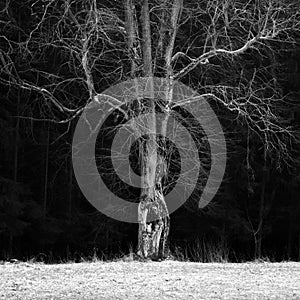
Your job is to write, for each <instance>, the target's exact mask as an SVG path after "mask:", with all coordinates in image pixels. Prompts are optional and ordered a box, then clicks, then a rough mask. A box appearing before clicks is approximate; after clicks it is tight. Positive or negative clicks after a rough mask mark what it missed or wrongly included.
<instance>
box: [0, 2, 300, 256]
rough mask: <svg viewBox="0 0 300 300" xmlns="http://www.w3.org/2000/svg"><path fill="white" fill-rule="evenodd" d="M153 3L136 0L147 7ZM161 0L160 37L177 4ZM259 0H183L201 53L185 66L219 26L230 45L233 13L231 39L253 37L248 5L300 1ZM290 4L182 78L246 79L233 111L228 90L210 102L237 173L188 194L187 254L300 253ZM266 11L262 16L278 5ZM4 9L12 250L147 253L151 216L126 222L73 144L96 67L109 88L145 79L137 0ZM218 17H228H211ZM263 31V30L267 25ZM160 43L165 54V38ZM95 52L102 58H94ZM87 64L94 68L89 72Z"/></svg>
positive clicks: (298, 70) (179, 250)
mask: <svg viewBox="0 0 300 300" xmlns="http://www.w3.org/2000/svg"><path fill="white" fill-rule="evenodd" d="M125 2H126V1H125ZM125 2H124V3H125ZM141 2H142V1H136V10H137V13H138V14H139V13H140V8H139V7H140V6H139V5H142V4H141ZM149 2H150V4H149V5H150V10H151V11H152V12H153V11H154V12H156V13H153V15H151V18H150V24H151V29H152V30H153V43H155V39H157V37H156V36H155V34H156V33H157V30H156V29H157V24H158V20H159V12H160V10H159V9H157V6H158V7H159V5H169V4H168V3H167V2H166V1H159V0H157V1H149ZM169 2H170V1H169ZM257 2H258V1H242V0H240V1H230V0H228V1H227V0H225V1H221V0H220V1H197V0H196V1H195V0H189V1H183V3H184V7H185V10H183V11H182V15H181V18H182V20H183V21H182V24H180V27H179V28H178V31H177V35H176V40H175V46H174V49H175V50H176V51H177V52H178V53H179V52H181V53H187V54H188V56H187V55H186V56H185V55H182V56H180V55H178V58H176V63H175V66H174V69H175V70H180V69H181V68H182V66H185V65H187V64H188V63H189V57H197V56H198V55H200V52H201V51H202V48H203V47H204V44H205V43H208V44H209V43H212V41H211V40H210V39H206V40H205V39H203V38H202V39H201V38H200V37H203V36H206V35H205V34H206V33H207V32H209V30H216V32H215V33H214V36H215V35H217V34H218V32H219V33H220V37H219V40H217V39H215V42H218V43H220V44H222V45H225V46H226V39H225V38H224V39H225V40H224V41H223V40H222V39H223V37H222V32H223V31H222V30H223V28H225V27H226V26H227V25H226V22H225V21H224V20H226V18H225V17H226V16H227V18H229V22H230V20H231V19H232V20H233V21H232V24H231V23H230V24H229V25H230V26H229V28H228V32H229V31H230V32H229V33H228V34H229V35H230V36H231V37H232V38H231V39H230V42H231V43H237V44H239V42H240V40H239V38H243V34H244V33H243V30H241V29H240V27H241V28H244V27H246V26H247V24H246V23H245V24H243V23H242V21H239V22H240V23H234V22H235V21H234V17H235V14H236V15H237V16H238V17H239V15H238V14H239V13H241V14H242V9H243V7H244V9H245V11H244V12H243V14H242V15H241V16H240V18H241V19H240V20H242V18H244V20H245V18H246V11H247V9H248V11H249V12H250V15H249V18H250V19H251V18H252V15H251V13H253V14H254V12H255V9H256V8H255V7H256V6H255V5H257V7H259V5H265V7H266V10H268V7H269V6H268V5H271V3H275V2H276V3H279V2H280V3H281V5H283V6H284V4H285V3H286V2H285V1H283V0H282V1H275V2H274V1H269V2H268V1H260V3H261V4H257ZM262 2H265V4H262ZM162 3H163V4H162ZM287 3H288V4H289V5H290V6H288V5H287V6H284V7H287V10H286V11H284V12H283V14H284V15H283V16H281V17H282V18H283V19H286V20H293V22H295V19H296V21H297V20H298V23H297V22H296V23H292V24H293V25H292V26H289V25H288V26H287V27H286V30H284V31H283V32H282V33H279V37H278V39H277V37H276V38H275V37H274V38H273V39H268V40H267V41H266V42H265V43H264V44H263V43H262V44H258V45H257V46H255V47H249V48H248V49H246V50H245V51H244V52H242V53H240V54H238V55H233V56H230V57H225V56H214V57H211V58H209V63H207V64H206V63H203V64H202V63H201V64H198V65H197V66H195V67H194V68H193V69H192V70H191V71H190V72H189V73H188V74H186V75H184V76H182V77H181V78H178V80H180V81H182V82H183V83H184V84H186V85H188V86H191V87H192V88H194V89H195V90H197V91H199V93H204V92H208V91H209V92H211V93H215V94H216V95H220V96H219V97H220V99H221V98H222V95H224V94H225V92H224V90H219V89H218V88H217V87H221V86H222V87H224V86H238V90H234V91H231V90H226V93H227V94H226V97H227V98H226V101H227V102H226V103H227V104H228V105H229V108H230V105H231V102H230V99H229V98H230V97H231V98H232V99H233V103H232V107H233V109H228V107H226V106H225V105H222V104H221V103H220V102H218V101H215V100H214V99H211V100H210V102H209V103H210V104H211V106H212V108H213V109H214V111H215V113H216V114H217V116H218V117H219V119H220V122H221V123H222V126H223V129H224V133H225V136H226V142H227V150H228V153H227V156H228V161H227V166H226V174H225V177H224V180H223V183H222V186H221V188H220V189H219V192H218V194H217V195H216V196H215V198H214V199H213V201H211V203H210V204H209V205H208V206H206V207H204V208H203V209H198V207H197V205H195V202H193V201H187V202H186V203H185V205H183V206H182V207H181V208H180V209H178V210H177V211H176V212H174V213H172V214H171V216H170V222H171V224H170V237H169V248H170V251H171V253H173V255H175V256H176V255H177V256H179V257H181V258H185V259H188V258H189V259H192V260H193V259H194V260H197V259H199V260H201V259H202V260H205V259H204V257H206V256H205V253H206V252H214V253H217V254H218V253H219V254H220V255H221V256H226V257H228V259H230V260H231V261H241V260H251V259H253V258H255V257H256V258H259V257H261V258H264V257H269V258H270V259H272V260H286V259H293V260H299V259H300V196H299V195H300V141H299V138H300V132H299V130H300V128H299V125H300V32H299V30H300V27H299V26H298V27H297V26H295V24H296V25H297V24H298V25H299V22H300V17H299V15H297V11H299V10H298V9H299V6H298V4H297V1H295V3H293V2H292V1H287ZM225 4H227V5H228V15H227V14H224V15H221V16H220V17H219V18H215V17H216V13H215V12H216V11H217V9H216V8H218V7H224V5H225ZM222 5H223V6H222ZM276 5H279V4H276ZM253 7H254V8H253ZM251 9H253V11H252V10H251ZM257 9H258V8H257ZM260 9H261V10H260V11H259V12H258V13H257V16H256V17H257V18H259V17H260V14H259V13H263V12H264V8H260ZM276 9H278V8H276V7H275V9H274V10H276ZM165 11H167V10H165ZM70 12H72V13H70ZM92 12H98V13H99V16H100V17H101V18H100V23H101V24H100V25H99V28H100V29H99V30H97V29H96V30H95V28H94V27H92V26H90V24H92V22H93V18H96V17H95V15H94V14H93V13H92ZM100 13H101V14H100ZM96 15H97V14H96ZM224 16H225V17H224ZM0 18H1V20H0V24H1V26H0V30H1V34H0V43H1V44H0V45H1V46H0V47H1V48H0V49H1V50H0V65H1V68H0V86H1V93H0V97H1V102H0V136H1V144H0V158H1V159H0V258H1V259H9V258H19V259H29V258H32V257H37V258H38V259H44V260H46V261H47V260H48V261H51V260H52V261H53V260H60V259H73V258H74V259H79V258H80V257H85V258H86V257H92V256H93V255H95V254H96V255H98V256H99V257H106V258H113V257H115V256H118V255H122V254H124V253H128V251H129V249H133V250H134V251H135V249H136V247H137V227H138V226H137V224H129V223H123V222H119V221H116V220H113V219H111V218H109V217H107V216H105V215H104V214H102V213H100V212H98V211H97V210H96V209H95V208H94V207H93V206H92V205H91V204H90V203H89V202H88V201H87V200H86V199H85V197H84V196H83V195H82V193H81V191H80V189H79V187H78V185H77V182H76V179H75V177H74V173H73V167H72V154H71V152H72V138H73V133H74V128H75V126H76V122H77V120H78V117H79V115H80V109H81V108H82V107H84V106H85V104H86V103H87V99H89V98H90V97H91V94H90V92H91V91H92V90H91V89H90V87H89V86H88V83H90V84H91V81H89V80H88V77H87V75H88V74H89V73H90V75H91V76H93V78H94V79H93V82H92V84H93V89H94V90H95V91H97V92H98V93H101V91H103V90H105V89H106V88H108V87H109V86H111V85H113V84H116V83H118V82H121V81H123V80H126V79H128V78H130V76H131V75H130V72H131V71H130V68H131V64H132V60H131V56H130V55H129V54H128V51H127V50H126V41H125V40H126V38H125V37H124V36H125V34H124V32H123V31H124V28H123V27H124V24H123V23H124V22H123V23H122V20H124V19H125V16H124V8H123V2H122V1H112V0H111V1H106V0H104V1H102V0H101V1H88V0H79V1H67V0H65V1H62V0H58V1H21V0H14V1H13V0H11V1H3V0H2V1H1V7H0ZM253 18H255V17H254V15H253ZM297 18H298V19H297ZM211 22H216V24H217V25H216V26H214V27H209V25H208V24H211ZM245 22H246V20H245ZM274 24H275V23H274ZM281 24H283V23H281ZM243 26H244V27H243ZM274 26H275V25H274ZM282 26H284V24H283V25H282ZM120 28H121V29H120ZM122 28H123V29H122ZM274 28H275V27H274ZM155 30H156V31H155ZM251 30H253V35H255V30H258V29H257V28H255V26H253V28H252V29H251ZM274 30H275V29H274ZM85 35H86V36H88V37H89V38H88V42H87V43H86V44H84V42H82V41H84V38H83V37H84V36H85ZM112 41H113V42H112ZM80 43H82V44H80ZM124 45H125V46H124ZM225 46H224V47H225ZM84 47H86V48H84ZM207 47H208V46H207ZM153 49H154V50H153V53H152V54H153V56H155V49H158V46H157V47H153ZM85 50H86V52H85ZM77 51H78V52H77ZM78 53H79V54H78ZM85 55H86V56H85ZM84 57H88V58H89V59H90V64H88V65H85V64H84V59H83V58H84ZM156 62H157V66H158V67H157V68H156V69H155V71H154V74H155V76H160V75H161V74H162V70H161V65H160V63H159V57H158V59H157V61H156ZM85 66H91V68H90V69H89V70H88V71H87V69H86V68H84V67H85ZM212 87H215V89H213V88H212ZM249 90H251V93H252V94H251V95H250V96H249V95H248V94H247V93H249ZM48 92H49V94H50V96H49V95H47V93H48ZM247 95H248V96H249V99H250V97H252V96H253V97H252V98H251V99H252V100H251V101H252V104H253V105H252V106H249V108H248V109H247V110H245V111H244V110H243V106H239V102H238V101H242V100H236V101H237V102H234V101H235V100H234V99H243V97H244V98H245V97H248V96H247ZM52 96H53V97H52ZM56 99H59V100H60V101H61V102H60V103H62V106H60V104H59V103H55V101H56ZM222 99H223V98H222ZM259 99H268V100H265V102H260V100H259ZM224 101H225V100H224ZM270 101H271V104H270ZM266 102H268V103H269V104H270V106H267V107H268V108H267V109H266V110H261V111H263V112H266V111H267V112H268V111H269V113H270V114H272V116H273V117H274V118H273V119H272V122H273V123H272V124H273V125H274V126H273V127H272V126H271V127H268V130H265V129H264V128H263V126H261V127H260V122H262V119H261V118H260V115H259V113H260V112H261V111H260V110H259V109H258V108H260V107H262V106H264V105H265V103H266ZM62 107H68V110H67V109H64V108H62ZM256 108H257V109H258V110H256ZM245 114H247V116H246V117H245ZM275 117H276V118H275ZM251 121H252V122H253V123H251ZM270 122H271V121H270ZM253 124H256V125H257V126H255V125H253ZM264 124H265V123H264ZM259 128H261V130H259ZM199 197H200V196H199ZM217 254H216V255H217Z"/></svg>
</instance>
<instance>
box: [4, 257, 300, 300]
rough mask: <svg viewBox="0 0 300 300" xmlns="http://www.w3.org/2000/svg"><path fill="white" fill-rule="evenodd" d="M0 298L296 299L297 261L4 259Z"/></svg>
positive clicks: (298, 292) (298, 289)
mask: <svg viewBox="0 0 300 300" xmlns="http://www.w3.org/2000/svg"><path fill="white" fill-rule="evenodd" d="M0 299H5V300H6V299H23V300H27V299H89V300H90V299H197V300H200V299H239V300H241V299H300V263H296V262H283V263H239V264H234V263H193V262H178V261H164V262H136V261H132V262H123V261H121V262H120V261H118V262H102V261H98V262H90V263H89V262H84V263H66V264H55V265H54V264H53V265H51V264H49V265H48V264H42V263H29V262H27V263H17V264H12V263H3V264H1V265H0Z"/></svg>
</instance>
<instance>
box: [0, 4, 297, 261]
mask: <svg viewBox="0 0 300 300" xmlns="http://www.w3.org/2000/svg"><path fill="white" fill-rule="evenodd" d="M13 4H15V2H14V1H7V2H6V3H5V4H4V5H3V7H2V8H1V15H2V21H1V22H2V28H3V30H2V33H1V40H2V47H1V52H0V61H1V77H0V80H1V83H2V84H5V85H7V86H9V87H10V88H13V87H15V88H18V89H23V90H25V91H27V92H29V93H31V99H32V106H35V105H37V104H39V105H41V107H43V110H42V111H43V113H42V114H41V115H40V116H37V117H36V118H39V119H44V120H49V121H54V122H57V123H68V122H70V121H71V120H73V119H74V118H76V117H77V116H78V115H79V114H80V113H81V112H82V111H83V109H84V107H85V106H86V104H88V103H89V102H91V101H100V100H99V99H106V100H105V101H106V102H107V101H110V105H111V106H112V107H113V108H116V107H118V106H119V103H116V102H114V101H113V100H107V98H105V97H103V95H102V94H101V92H102V91H103V86H105V87H107V86H109V85H112V84H114V83H119V82H121V81H123V80H126V79H128V78H135V77H139V76H142V77H147V78H148V79H149V81H148V82H149V83H148V84H149V87H148V89H149V91H150V96H151V91H152V89H153V83H152V82H151V78H153V76H159V77H164V78H166V80H167V87H166V91H167V92H166V93H165V95H166V96H165V99H164V102H163V103H164V108H163V109H164V113H165V118H164V121H163V122H162V123H161V124H160V126H161V128H160V130H161V132H165V131H166V128H167V124H168V122H169V117H170V114H171V110H172V105H173V102H172V99H173V92H174V91H173V87H174V82H175V81H176V80H182V81H183V82H189V83H190V84H191V85H192V86H193V87H195V88H196V89H197V91H198V92H199V93H200V94H201V98H202V99H207V100H209V101H211V102H212V103H215V105H221V107H222V109H224V110H228V111H230V112H232V113H233V114H235V116H236V118H238V119H239V120H241V122H244V123H245V125H246V126H248V127H249V129H250V130H251V131H252V132H254V133H255V134H257V135H258V136H259V137H260V138H261V140H262V141H263V143H264V145H265V152H266V153H269V152H272V151H276V152H277V153H278V161H287V160H288V158H289V151H288V147H287V141H289V140H290V139H292V138H293V135H292V130H291V129H290V128H289V127H288V124H286V123H285V122H284V119H285V118H286V117H287V116H286V112H285V113H282V111H279V110H278V106H279V105H285V101H286V99H285V98H284V97H283V95H282V91H281V89H280V87H279V85H278V83H277V81H276V77H275V76H274V74H273V73H274V72H275V71H274V68H276V66H274V64H273V62H274V59H273V58H272V57H273V56H275V55H276V51H279V50H278V49H284V48H286V47H292V46H293V44H294V43H295V37H296V34H298V33H299V29H300V16H299V4H298V3H297V1H285V0H282V1H276V0H269V1H254V0H253V1H243V0H239V1H236V0H209V1H192V0H186V1H185V0H172V1H166V0H153V1H148V0H140V1H136V0H123V2H121V3H120V2H118V1H113V0H110V1H101V2H100V1H97V0H80V1H77V0H76V1H72V0H64V1H53V0H47V1H35V2H32V3H31V2H30V6H29V5H28V6H26V9H27V10H28V11H27V14H30V15H31V21H30V22H29V23H28V24H25V25H26V26H24V27H22V25H24V24H22V22H21V21H20V20H19V21H16V17H15V15H16V13H15V12H14V11H13V9H12V8H13ZM29 9H30V11H29ZM15 33H20V36H19V38H18V39H16V38H15V37H14V36H15ZM16 55H22V58H23V60H22V61H23V62H24V63H23V65H22V64H16V61H15V56H16ZM47 56H51V57H56V58H57V57H59V60H58V61H57V62H56V65H55V66H53V65H51V62H50V60H49V61H47V59H48V57H47ZM246 56H250V58H251V60H255V58H257V59H258V60H260V59H261V60H267V61H268V62H269V63H261V62H260V63H258V64H257V67H254V68H251V69H249V70H247V68H245V67H243V66H242V63H241V61H243V60H245V59H246V58H245V57H246ZM41 62H43V63H41ZM270 62H271V63H270ZM41 66H43V67H41ZM272 72H273V73H272ZM152 92H153V91H152ZM150 98H152V99H153V98H154V97H150ZM188 101H193V100H184V101H182V103H177V104H176V105H177V106H179V105H187V104H188ZM148 112H149V113H150V114H149V116H150V117H149V118H148V119H147V122H146V123H147V124H146V126H147V130H148V132H149V133H153V132H156V130H157V128H156V127H157V124H156V119H155V101H154V100H153V101H152V102H151V101H150V104H149V107H148ZM27 117H28V116H27ZM31 118H34V117H31ZM143 125H145V124H143ZM135 128H136V130H138V125H137V124H136V127H135ZM139 147H140V160H141V166H142V174H143V176H142V178H143V181H144V182H143V187H144V188H143V190H142V193H141V200H140V206H139V244H138V253H139V254H140V255H141V256H143V257H152V258H157V257H164V256H165V255H166V241H167V237H168V232H169V216H168V211H167V206H166V203H165V200H164V195H163V177H164V176H166V173H167V172H168V162H166V159H165V157H164V156H165V150H166V148H167V147H166V141H164V140H163V143H162V144H158V143H157V139H156V137H155V135H152V134H149V138H147V139H145V140H144V141H141V142H140V145H139ZM159 150H160V151H159ZM159 153H160V154H159ZM262 203H263V195H262ZM151 210H153V211H156V214H157V220H156V221H155V222H148V221H147V216H148V214H149V213H150V211H151Z"/></svg>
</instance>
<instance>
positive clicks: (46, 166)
mask: <svg viewBox="0 0 300 300" xmlns="http://www.w3.org/2000/svg"><path fill="white" fill-rule="evenodd" d="M49 141H50V124H49V123H48V124H47V135H46V153H45V175H44V199H43V219H44V221H45V220H46V215H47V201H48V174H49Z"/></svg>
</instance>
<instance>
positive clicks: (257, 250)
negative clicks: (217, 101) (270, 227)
mask: <svg viewBox="0 0 300 300" xmlns="http://www.w3.org/2000/svg"><path fill="white" fill-rule="evenodd" d="M268 177H269V172H268V169H267V149H266V146H265V145H264V165H263V177H262V184H261V193H260V205H259V219H258V222H259V224H258V227H257V230H256V232H255V233H254V243H255V247H254V257H255V258H256V259H257V258H261V255H262V251H261V248H262V247H261V245H262V233H263V226H264V217H265V197H266V184H267V182H268Z"/></svg>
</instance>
